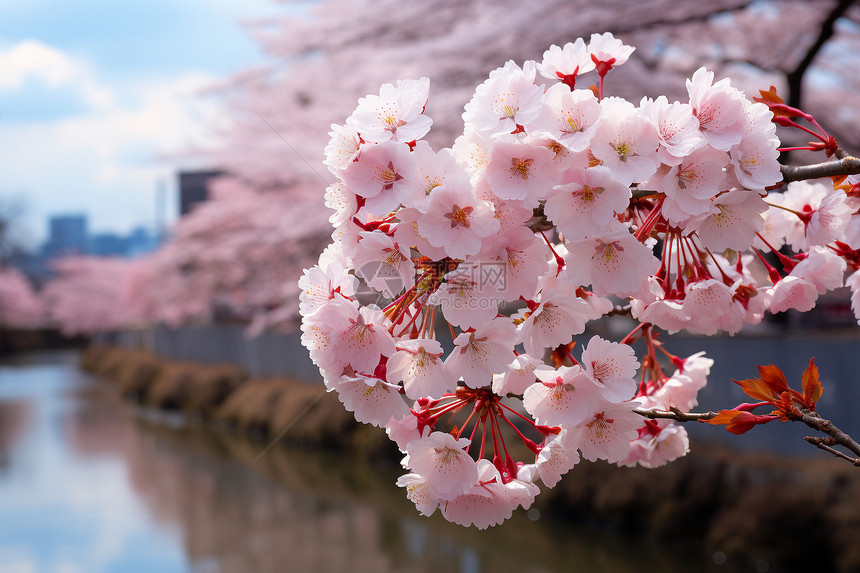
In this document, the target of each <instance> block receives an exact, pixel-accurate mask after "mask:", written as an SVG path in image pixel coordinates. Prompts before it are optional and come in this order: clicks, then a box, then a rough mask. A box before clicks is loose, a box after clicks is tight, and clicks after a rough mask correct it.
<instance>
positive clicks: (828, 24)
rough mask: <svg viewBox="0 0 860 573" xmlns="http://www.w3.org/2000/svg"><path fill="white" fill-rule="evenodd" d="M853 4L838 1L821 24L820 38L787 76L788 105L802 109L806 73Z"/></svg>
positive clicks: (816, 39) (842, 0) (846, 1)
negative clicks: (836, 25)
mask: <svg viewBox="0 0 860 573" xmlns="http://www.w3.org/2000/svg"><path fill="white" fill-rule="evenodd" d="M853 3H854V0H838V1H837V2H836V6H834V7H833V9H832V10H831V11H830V13H829V14H828V15H827V17H826V18H825V19H824V20H823V21H822V22H821V28H819V30H818V36H817V37H816V38H815V41H814V42H813V43H812V45H811V46H810V47H809V50H807V52H806V54H805V55H804V57H803V59H802V60H801V61H800V63H798V65H797V67H796V68H795V69H793V70H792V71H791V72H789V73H787V74H786V75H785V79H786V81H787V82H788V102H787V103H788V105H790V106H792V107H796V108H798V109H800V108H801V102H802V99H803V96H802V90H803V76H804V74H805V73H806V70H807V69H809V66H811V65H812V62H813V61H814V60H815V57H816V56H817V55H818V53H819V52H820V51H821V48H823V47H824V44H826V43H827V41H828V40H830V38H831V37H833V33H834V28H833V26H834V24H835V23H836V21H837V20H838V19H839V18H841V17H842V16H844V15H845V12H847V11H848V8H849V7H850V6H851V5H852V4H853Z"/></svg>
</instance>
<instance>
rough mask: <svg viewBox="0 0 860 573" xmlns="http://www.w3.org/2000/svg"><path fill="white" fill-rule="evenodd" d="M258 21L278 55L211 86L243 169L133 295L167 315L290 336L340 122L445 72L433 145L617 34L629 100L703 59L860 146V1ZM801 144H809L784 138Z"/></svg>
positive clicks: (318, 240)
mask: <svg viewBox="0 0 860 573" xmlns="http://www.w3.org/2000/svg"><path fill="white" fill-rule="evenodd" d="M248 27H249V32H250V33H251V34H252V35H253V36H254V38H256V39H257V40H258V41H259V42H260V44H261V46H262V47H263V49H264V50H265V52H266V53H267V54H268V56H269V59H268V61H267V62H266V63H263V64H261V65H259V66H256V67H254V68H251V69H247V70H241V71H238V72H237V73H236V74H234V75H233V76H232V77H230V78H227V79H225V80H224V81H223V82H222V83H221V84H220V85H217V86H213V87H212V92H214V93H216V94H217V95H219V96H220V97H222V98H223V100H224V105H225V110H226V112H225V115H226V116H227V117H228V118H229V121H228V122H227V124H226V125H222V126H220V127H219V128H217V130H216V131H215V133H214V134H213V138H212V142H213V143H212V144H211V145H210V146H209V147H207V148H204V149H196V150H194V152H195V153H196V154H198V155H199V156H200V157H202V158H204V159H205V160H206V161H208V162H209V163H210V164H211V165H213V166H216V167H218V168H219V169H223V170H225V172H226V173H227V175H225V176H223V177H221V178H219V180H218V181H217V182H216V183H215V184H214V185H213V188H212V190H211V193H210V195H211V198H210V200H209V201H208V203H207V204H205V205H203V206H202V207H200V208H199V209H197V210H196V211H194V212H193V213H192V214H190V215H189V216H187V217H186V218H184V219H183V220H181V221H180V222H179V223H178V225H177V227H176V230H175V233H174V235H173V238H172V239H171V240H170V241H169V242H168V244H167V245H165V247H164V248H163V249H162V250H161V251H159V252H158V253H156V254H155V255H154V256H152V257H150V258H149V259H148V260H146V261H145V262H143V263H140V264H139V265H138V270H137V272H136V273H135V274H134V278H133V279H132V286H131V287H130V289H129V290H128V291H127V294H128V293H131V294H132V295H133V298H134V300H133V301H131V303H130V304H131V305H132V306H134V307H135V308H138V309H139V312H140V313H141V316H146V317H148V318H149V319H151V320H158V321H166V322H168V323H171V324H178V323H180V322H182V321H183V320H186V319H188V318H191V317H209V318H211V317H213V316H215V315H219V316H223V315H224V314H225V313H224V311H225V310H226V311H228V312H227V313H226V314H228V315H229V316H231V317H233V318H237V319H240V320H243V321H248V322H249V323H251V324H253V328H252V330H253V331H259V330H261V329H263V328H271V327H276V328H291V327H292V326H293V325H294V319H295V316H296V312H297V309H298V304H297V301H296V295H297V288H296V287H295V284H296V280H297V279H298V277H299V276H300V274H301V269H302V268H304V267H306V266H309V264H311V263H312V261H314V260H315V259H316V257H317V255H318V253H319V251H320V250H321V248H322V246H323V245H324V244H325V243H326V242H327V241H328V236H329V234H330V233H331V225H330V223H329V221H328V217H329V215H330V211H329V210H328V209H326V208H324V206H323V201H324V199H323V191H324V189H325V187H326V186H327V185H328V184H330V183H332V182H333V181H334V177H333V176H331V175H330V174H329V173H328V171H327V170H326V168H325V167H324V165H323V163H322V162H323V150H324V148H325V145H326V143H327V142H328V139H329V136H328V132H329V130H330V127H329V126H330V125H331V124H332V123H339V122H340V121H342V118H343V117H346V116H347V115H348V114H349V112H350V110H351V109H352V108H353V107H354V105H355V101H356V100H357V99H358V98H360V97H362V96H364V95H365V94H368V93H375V92H376V90H377V89H378V86H379V85H380V84H381V83H384V82H394V81H395V80H397V79H400V78H418V77H423V76H426V77H429V78H430V81H431V98H430V103H429V105H428V109H427V114H428V115H429V116H430V117H432V118H433V119H434V129H433V132H432V134H431V136H430V137H429V140H430V143H431V144H432V145H434V146H436V147H441V146H448V145H451V143H452V142H453V140H454V138H455V136H456V134H458V133H461V132H462V127H463V123H462V119H461V114H462V110H463V106H464V105H465V104H466V102H467V101H468V100H469V98H470V97H471V95H472V93H473V90H474V86H475V85H477V84H478V83H480V82H481V81H482V80H483V78H484V77H485V76H486V73H487V70H490V69H494V68H497V67H499V66H501V65H503V64H504V62H505V61H507V60H509V59H513V60H516V61H523V60H525V59H538V60H539V59H540V57H541V54H542V53H543V51H544V50H546V49H547V47H548V46H549V45H551V44H558V45H563V44H564V43H566V42H568V41H571V40H572V39H574V38H577V37H588V36H589V35H590V34H591V33H595V32H597V33H600V32H606V31H608V32H612V33H613V34H614V35H615V36H616V37H618V38H620V39H622V40H623V41H624V42H625V43H626V44H631V45H635V46H637V49H636V51H635V52H634V54H633V55H632V57H631V59H630V61H629V62H628V63H627V65H625V66H623V68H619V70H618V72H617V73H614V74H613V77H611V78H610V80H609V81H610V82H611V92H612V93H613V94H614V95H618V96H620V97H625V98H627V99H632V100H637V101H638V99H639V98H641V97H642V96H649V97H656V96H657V95H660V94H664V95H666V96H668V97H669V100H670V101H671V100H672V99H675V98H677V99H683V98H684V97H685V85H684V79H685V78H687V77H690V76H691V75H692V73H693V71H694V70H695V69H697V68H698V67H699V66H702V65H704V66H706V67H708V68H709V69H711V70H714V71H715V72H716V77H717V78H721V77H728V76H731V77H732V81H733V85H736V86H738V87H740V88H741V89H743V90H745V91H747V92H748V93H749V94H755V93H756V91H757V90H758V89H767V88H768V86H770V85H774V86H776V88H777V91H778V93H780V94H781V95H783V97H784V98H785V99H786V101H787V102H788V103H789V104H791V105H794V106H798V105H799V104H802V106H803V108H804V109H805V110H806V111H809V112H810V113H812V114H814V115H815V117H816V118H817V119H818V120H819V122H821V123H822V125H823V126H824V127H825V128H826V129H827V130H828V132H829V133H832V134H834V135H835V136H836V137H837V139H839V141H840V144H841V145H842V147H843V148H844V149H846V150H847V151H849V152H853V151H855V150H856V149H857V148H858V146H860V135H858V133H857V132H856V130H853V129H851V128H850V126H852V125H856V123H857V113H858V112H857V110H858V109H860V101H858V95H857V94H858V93H860V86H858V79H857V77H856V74H854V73H853V70H856V69H860V45H858V44H860V7H858V6H856V5H854V3H853V2H851V1H849V0H838V1H837V0H759V1H749V0H696V1H692V0H684V1H680V2H677V1H672V2H669V1H667V0H643V1H641V2H636V3H631V2H627V1H622V0H607V1H604V2H600V3H593V2H585V1H584V0H576V1H562V0H548V1H547V2H544V3H542V4H541V9H540V10H535V9H534V7H533V6H531V5H526V4H523V3H520V2H515V1H513V0H501V1H499V0H432V1H427V2H412V3H403V2H400V1H397V0H373V1H371V0H361V1H353V0H350V1H349V2H346V1H342V0H323V1H320V2H316V3H313V4H308V3H305V2H299V3H294V4H290V5H285V15H283V16H280V17H272V18H268V19H265V20H259V21H253V22H249V23H248ZM583 87H587V86H583ZM795 143H797V144H800V145H802V144H803V143H804V142H803V141H798V142H794V141H791V140H786V141H784V144H786V145H788V144H795ZM814 160H815V159H811V158H810V159H809V161H814ZM792 161H793V162H800V163H803V162H804V161H806V159H805V158H804V157H802V156H797V157H793V158H792ZM114 286H116V285H114ZM99 312H100V313H101V312H103V311H102V310H99Z"/></svg>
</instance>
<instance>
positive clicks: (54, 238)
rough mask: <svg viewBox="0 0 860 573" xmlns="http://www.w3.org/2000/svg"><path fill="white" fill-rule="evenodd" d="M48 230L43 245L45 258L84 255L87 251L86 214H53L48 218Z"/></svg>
mask: <svg viewBox="0 0 860 573" xmlns="http://www.w3.org/2000/svg"><path fill="white" fill-rule="evenodd" d="M48 231H49V235H48V241H47V242H46V243H45V246H44V247H43V255H44V257H45V258H54V257H60V256H64V255H85V254H87V252H88V251H89V249H88V246H89V235H88V233H87V216H86V215H55V216H53V217H51V218H50V219H49V220H48Z"/></svg>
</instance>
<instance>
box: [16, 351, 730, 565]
mask: <svg viewBox="0 0 860 573" xmlns="http://www.w3.org/2000/svg"><path fill="white" fill-rule="evenodd" d="M77 359H78V357H77V355H76V354H74V353H47V354H38V355H30V356H27V357H24V358H21V359H17V360H14V361H6V362H4V363H2V364H0V571H2V572H3V573H43V572H44V573H54V572H56V573H73V572H80V573H102V572H109V573H114V572H117V573H119V572H122V573H137V572H141V573H144V572H145V573H149V572H158V573H174V572H175V573H192V572H193V573H228V572H230V573H232V572H235V573H258V572H259V573H268V572H276V571H277V572H308V573H315V572H326V573H338V572H349V573H363V572H368V573H386V572H413V571H414V572H431V571H448V572H454V573H481V572H493V573H505V572H517V573H552V572H562V571H564V572H578V571H582V572H589V573H594V572H598V573H599V572H612V573H624V572H634V571H643V570H653V571H661V572H664V573H672V572H675V571H677V572H680V571H725V570H726V567H725V566H720V565H718V563H721V562H722V561H724V559H722V560H721V559H720V556H719V555H711V554H708V553H706V552H704V550H703V549H702V548H701V546H700V545H698V544H695V543H693V544H692V545H691V546H690V547H682V546H674V545H673V546H667V545H663V544H660V543H656V542H654V541H653V540H641V541H636V540H630V539H619V538H615V537H614V536H612V535H609V534H607V532H606V531H601V530H596V529H594V530H592V529H589V526H587V524H588V523H589V520H588V517H587V516H583V517H582V519H581V520H576V521H577V523H569V522H568V523H558V522H554V521H551V520H550V519H549V518H547V517H545V515H546V513H547V512H546V511H544V517H542V515H541V506H540V505H538V506H537V507H535V508H533V509H532V510H530V511H529V512H524V511H520V512H518V513H517V514H516V515H515V516H514V518H513V519H511V520H510V521H509V522H507V523H505V524H504V525H502V526H499V527H496V528H493V529H491V530H489V531H485V532H479V531H476V530H475V529H467V528H462V527H460V526H457V525H453V524H449V523H447V522H445V521H444V520H443V519H442V518H441V517H440V516H439V515H434V516H432V517H431V518H424V517H421V516H419V515H418V514H417V512H416V511H415V509H414V507H413V506H412V504H411V503H409V502H408V501H407V500H406V499H405V497H404V495H403V491H402V490H400V489H399V488H396V487H395V486H394V480H395V479H396V476H397V475H398V473H399V470H398V468H396V467H384V466H379V465H378V464H377V465H368V464H365V463H360V462H357V461H355V460H354V459H352V458H349V457H347V456H337V455H332V454H325V453H320V452H314V451H303V450H300V449H288V448H285V447H280V446H278V447H273V448H271V449H268V450H266V451H265V453H264V454H263V455H262V457H259V459H257V458H258V456H260V454H261V452H263V451H264V450H265V448H266V444H265V443H261V442H257V441H252V440H247V439H243V438H239V437H236V436H233V435H230V434H228V433H226V432H218V431H215V430H213V429H211V428H208V427H201V426H194V425H193V424H186V423H184V422H182V421H180V420H177V419H171V418H169V417H164V416H160V415H154V414H152V413H151V412H143V411H141V410H138V409H135V408H133V407H131V406H129V405H127V404H125V403H123V402H122V401H121V400H120V399H119V397H118V395H117V392H116V391H115V388H114V387H113V386H112V385H111V384H110V383H108V382H106V381H102V380H96V379H94V378H92V377H90V376H89V375H87V374H85V373H83V372H81V371H80V370H78V368H77ZM569 477H570V476H569Z"/></svg>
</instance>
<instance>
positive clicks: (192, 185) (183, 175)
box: [179, 170, 224, 217]
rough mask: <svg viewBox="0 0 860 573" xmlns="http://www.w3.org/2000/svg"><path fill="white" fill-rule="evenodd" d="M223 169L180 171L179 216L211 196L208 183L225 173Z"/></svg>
mask: <svg viewBox="0 0 860 573" xmlns="http://www.w3.org/2000/svg"><path fill="white" fill-rule="evenodd" d="M223 174H224V172H223V171H218V170H209V171H180V172H179V216H180V217H181V216H182V215H185V214H187V213H189V212H191V208H192V207H193V206H194V205H196V204H197V203H200V202H202V201H205V200H206V199H207V198H208V197H209V191H208V189H207V187H206V186H207V185H208V184H209V181H210V180H211V179H214V178H215V177H218V176H219V175H223Z"/></svg>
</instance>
